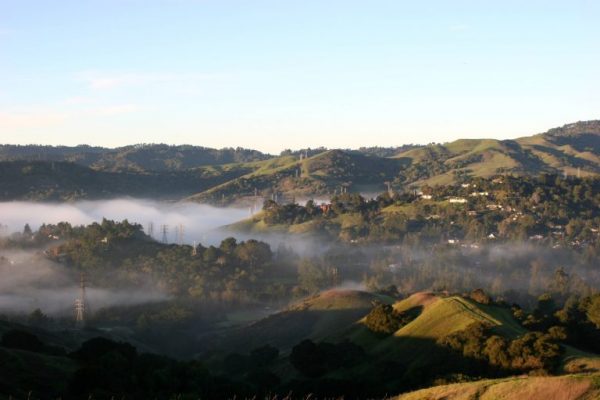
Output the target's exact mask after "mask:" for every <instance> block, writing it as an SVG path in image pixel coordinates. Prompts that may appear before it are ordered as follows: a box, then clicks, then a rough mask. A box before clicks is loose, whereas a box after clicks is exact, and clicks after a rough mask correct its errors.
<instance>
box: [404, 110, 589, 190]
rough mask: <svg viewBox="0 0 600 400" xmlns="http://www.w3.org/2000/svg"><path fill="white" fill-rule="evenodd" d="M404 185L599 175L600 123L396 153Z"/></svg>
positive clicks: (583, 123)
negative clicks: (504, 176) (402, 167)
mask: <svg viewBox="0 0 600 400" xmlns="http://www.w3.org/2000/svg"><path fill="white" fill-rule="evenodd" d="M394 158H396V159H399V160H403V161H404V162H406V163H408V164H409V167H408V168H406V170H403V172H402V174H401V175H403V179H404V183H416V184H425V183H427V184H430V185H435V184H449V183H453V182H455V181H456V180H457V179H460V177H461V176H471V177H490V176H493V175H497V174H505V173H511V174H517V175H537V174H541V173H558V174H562V173H567V174H570V175H575V174H579V175H580V176H589V175H598V174H600V121H586V122H577V123H574V124H569V125H565V126H563V127H561V128H555V129H551V130H549V131H548V132H546V133H543V134H538V135H535V136H529V137H523V138H519V139H515V140H495V139H460V140H456V141H454V142H450V143H445V144H432V145H428V146H425V147H422V148H416V149H410V150H408V151H403V152H400V153H399V154H397V155H395V156H394Z"/></svg>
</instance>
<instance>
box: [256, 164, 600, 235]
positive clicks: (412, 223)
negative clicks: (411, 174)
mask: <svg viewBox="0 0 600 400" xmlns="http://www.w3.org/2000/svg"><path fill="white" fill-rule="evenodd" d="M422 191H423V193H424V194H428V195H429V196H432V199H431V200H423V199H422V198H421V197H419V196H417V195H416V194H415V193H414V192H404V193H395V194H394V195H393V196H390V194H389V193H385V194H382V195H380V196H378V197H377V198H375V199H371V200H366V199H364V198H363V197H362V196H360V195H358V194H351V193H344V194H341V195H338V196H334V197H333V198H332V199H331V205H330V207H328V208H327V209H326V212H323V210H321V209H320V208H319V207H316V206H315V204H314V203H313V202H311V201H309V202H308V203H307V204H306V206H300V205H297V204H287V205H279V204H277V203H275V202H272V201H268V202H266V203H265V206H264V210H265V222H266V223H267V224H298V223H303V222H306V221H309V220H317V221H320V222H321V223H319V224H315V225H314V227H315V228H314V229H318V230H320V233H325V234H333V235H334V237H335V236H337V238H339V239H342V240H345V241H367V242H379V241H384V242H399V241H403V240H404V241H405V240H413V239H414V238H418V239H419V240H420V241H423V242H432V243H439V242H440V240H442V241H443V240H446V239H449V238H452V239H460V240H463V239H466V240H469V241H474V242H481V241H485V240H486V239H488V236H489V235H493V236H494V238H495V239H498V240H502V239H504V240H529V239H530V238H531V237H535V239H536V240H539V241H542V242H544V243H548V244H554V243H563V244H564V243H569V244H571V245H576V246H598V243H599V242H600V241H599V240H598V237H599V232H598V229H599V228H598V227H599V226H600V213H599V210H598V207H597V204H598V203H599V202H600V195H599V194H598V193H600V179H597V178H586V179H568V180H565V179H562V178H561V177H558V176H553V175H542V176H541V177H537V178H530V177H520V178H515V177H510V176H505V177H501V178H496V179H483V178H477V179H471V180H469V181H468V183H466V184H465V185H447V186H436V187H427V186H425V187H423V188H422ZM473 193H475V195H473ZM452 197H459V198H462V199H464V201H465V203H455V204H451V203H449V202H448V201H447V199H449V198H452ZM390 206H393V207H390ZM386 208H387V209H386ZM342 215H345V216H348V215H352V216H353V219H352V223H348V222H349V220H348V218H339V217H340V216H342ZM537 235H539V236H537Z"/></svg>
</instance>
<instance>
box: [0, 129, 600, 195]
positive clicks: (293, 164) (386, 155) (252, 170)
mask: <svg viewBox="0 0 600 400" xmlns="http://www.w3.org/2000/svg"><path fill="white" fill-rule="evenodd" d="M23 162H28V163H32V164H33V163H41V164H36V165H46V168H47V169H49V168H50V166H51V165H55V164H51V162H55V163H56V162H59V163H63V162H67V163H72V164H71V165H76V166H79V167H80V168H73V169H72V170H68V171H67V170H66V169H64V170H61V171H62V173H64V174H65V175H66V177H65V178H62V177H57V176H54V175H52V174H47V175H48V176H46V177H44V178H43V179H44V180H43V181H41V182H40V183H42V184H44V185H45V186H50V187H54V188H55V191H56V192H67V193H72V192H73V191H76V190H77V189H81V190H80V193H79V195H77V196H73V195H70V194H69V195H60V196H54V197H53V196H41V197H40V196H34V195H31V193H30V190H29V188H30V186H31V181H30V180H27V179H25V180H24V181H23V183H21V184H20V183H19V180H20V177H21V175H19V173H16V175H6V174H5V175H4V176H3V177H2V179H3V180H8V181H9V183H10V184H11V185H13V186H15V187H16V189H15V190H11V191H7V193H6V194H5V195H4V198H5V199H11V200H13V199H28V198H30V199H39V200H45V199H47V198H50V199H55V198H58V199H60V198H73V197H84V198H99V197H103V196H104V197H106V196H119V195H129V196H141V195H146V196H147V195H151V194H154V193H158V194H159V195H160V196H159V197H167V198H170V199H186V200H190V201H197V202H206V203H214V204H219V205H228V204H232V203H241V204H245V205H256V206H260V204H259V203H261V202H262V199H263V198H272V199H276V200H279V201H292V200H294V199H296V198H299V199H306V198H311V197H316V198H327V197H329V196H331V195H333V194H335V193H340V192H342V191H347V192H361V193H380V192H382V191H383V190H385V188H386V182H390V183H391V184H392V186H393V187H394V188H396V189H402V188H407V187H419V186H422V185H424V184H429V185H436V184H450V183H455V182H458V181H462V180H464V179H466V178H469V177H491V176H495V175H499V174H512V175H539V174H542V173H551V174H569V175H578V176H598V175H600V121H585V122H576V123H573V124H568V125H565V126H562V127H559V128H554V129H550V130H549V131H547V132H545V133H541V134H537V135H534V136H528V137H522V138H519V139H514V140H496V139H460V140H456V141H453V142H450V143H443V144H430V145H427V146H414V145H407V146H403V147H399V148H363V149H359V150H340V149H334V150H326V149H316V150H310V151H308V150H307V151H299V152H290V151H287V152H283V153H282V154H281V155H280V156H272V155H268V154H264V153H261V152H258V151H255V150H247V149H241V148H238V149H221V150H216V149H210V148H204V147H197V146H189V145H184V146H168V145H133V146H126V147H120V148H115V149H106V148H101V147H91V146H76V147H65V146H58V147H52V146H14V145H1V146H0V169H4V170H5V171H10V170H11V165H14V163H23ZM11 163H12V164H11ZM44 163H45V164H44ZM10 173H11V174H14V173H15V172H14V171H13V172H10ZM94 173H97V174H98V176H96V175H94ZM108 173H111V174H113V175H110V176H108V177H109V178H108V180H107V179H104V178H102V177H99V176H100V175H102V174H108ZM55 175H56V174H55ZM148 177H152V178H148ZM88 178H89V179H88ZM132 178H136V179H139V180H140V183H139V184H136V182H134V181H133V180H132ZM11 180H12V182H10V181H11ZM83 181H86V182H83ZM123 181H124V182H126V184H122V182H123ZM3 183H4V182H3ZM149 184H151V185H154V190H153V191H148V190H143V186H146V187H147V186H148V185H149ZM36 185H37V183H36Z"/></svg>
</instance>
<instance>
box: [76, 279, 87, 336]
mask: <svg viewBox="0 0 600 400" xmlns="http://www.w3.org/2000/svg"><path fill="white" fill-rule="evenodd" d="M79 279H80V282H79V298H77V299H75V323H76V324H77V326H79V327H81V326H83V325H85V320H86V317H87V314H88V313H89V309H88V308H89V307H88V305H87V299H86V295H85V286H86V285H85V274H84V273H83V272H82V273H81V275H80V278H79Z"/></svg>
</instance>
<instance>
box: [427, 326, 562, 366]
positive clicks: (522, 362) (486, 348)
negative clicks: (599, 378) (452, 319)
mask: <svg viewBox="0 0 600 400" xmlns="http://www.w3.org/2000/svg"><path fill="white" fill-rule="evenodd" d="M561 339H563V337H562V335H561V334H560V330H559V329H552V330H550V332H549V333H542V332H527V333H525V334H524V335H522V336H519V337H517V338H515V339H512V340H510V339H507V338H505V337H503V336H500V335H495V334H493V333H492V332H491V330H490V328H489V327H487V326H486V325H485V324H483V323H474V324H472V325H471V326H469V327H468V328H467V329H465V330H461V331H458V332H456V333H453V334H451V335H448V336H445V337H443V338H442V339H440V340H439V344H440V345H442V346H445V347H448V348H450V349H452V350H453V351H454V352H456V353H457V354H460V355H462V358H461V362H462V363H463V367H464V368H465V371H466V372H472V373H474V374H481V373H482V372H483V371H485V369H484V370H482V367H483V368H486V369H487V374H490V373H497V374H502V375H508V374H515V373H519V372H530V371H538V372H546V373H547V372H552V371H553V370H554V369H555V368H556V367H557V366H558V364H559V361H560V357H561V356H562V354H563V352H564V349H563V348H562V347H561V346H560V345H559V344H558V340H561Z"/></svg>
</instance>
